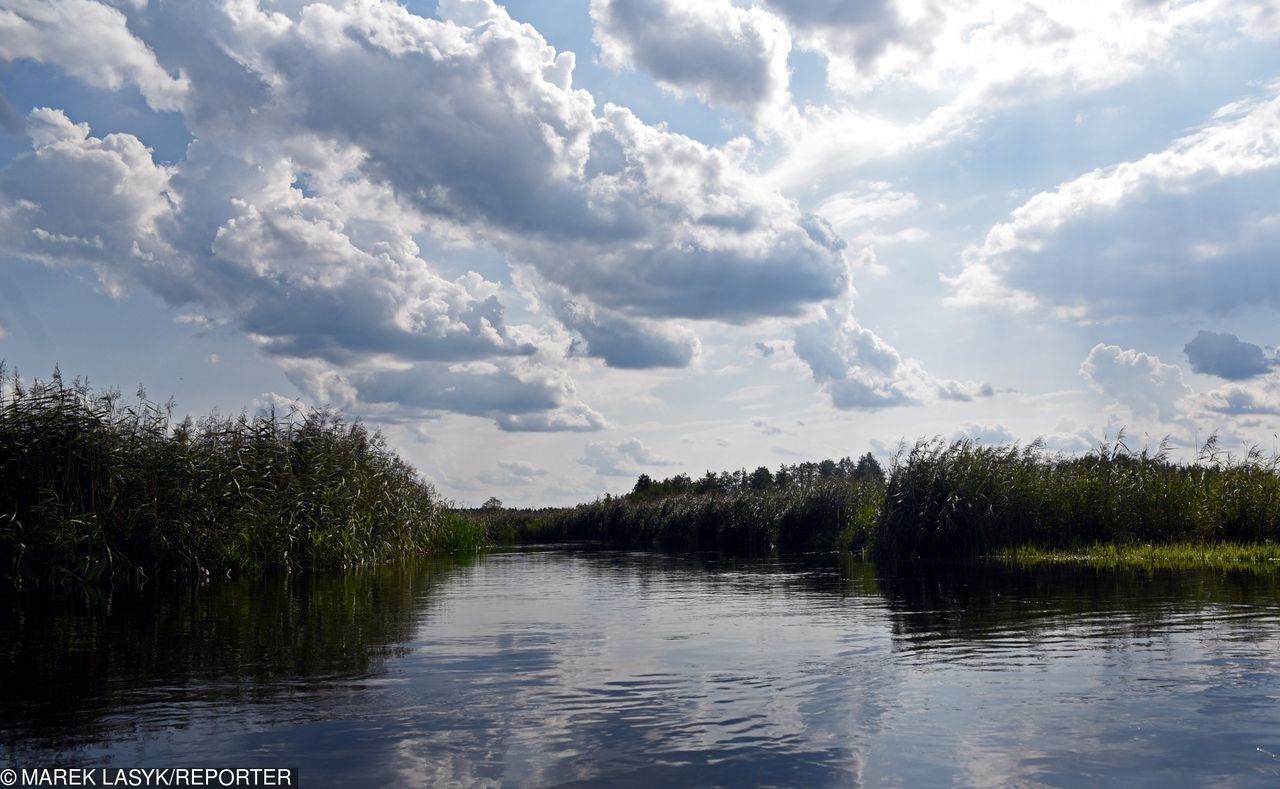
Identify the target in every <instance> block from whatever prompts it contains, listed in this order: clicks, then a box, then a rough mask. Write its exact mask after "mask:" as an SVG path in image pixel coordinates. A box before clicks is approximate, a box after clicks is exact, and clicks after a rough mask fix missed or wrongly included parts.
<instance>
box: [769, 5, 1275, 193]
mask: <svg viewBox="0 0 1280 789" xmlns="http://www.w3.org/2000/svg"><path fill="white" fill-rule="evenodd" d="M769 8H770V9H771V10H773V11H774V12H775V13H777V14H779V15H780V16H782V17H783V18H784V19H785V20H787V23H788V26H789V27H790V29H791V33H792V38H793V40H794V41H795V43H796V46H797V47H798V48H800V49H807V50H810V51H814V52H817V53H818V54H820V55H822V56H823V57H825V58H826V61H827V82H828V84H829V85H830V86H831V87H832V88H834V89H835V90H837V91H842V92H845V93H849V94H865V93H873V94H874V93H875V92H876V91H878V90H881V89H884V90H895V91H897V90H900V89H901V87H902V86H903V85H904V84H905V85H908V86H910V87H911V88H913V89H914V90H915V91H916V92H917V93H918V98H919V105H918V106H920V107H921V110H920V112H919V113H918V114H916V115H914V116H910V117H906V118H903V117H901V116H898V115H891V114H887V113H883V112H877V111H876V110H875V109H874V106H875V105H874V104H873V103H869V102H862V101H857V102H851V103H845V104H841V103H833V104H830V105H826V106H821V107H812V108H808V109H807V111H806V112H805V113H804V114H803V116H802V117H801V118H799V119H798V120H797V122H796V123H795V124H794V128H792V129H791V131H790V135H791V137H792V139H793V143H792V145H791V146H790V149H789V151H788V152H787V154H786V155H785V156H784V157H782V159H781V160H780V161H779V162H778V163H777V164H776V165H775V167H774V170H773V173H772V177H773V179H774V181H775V182H776V183H780V184H785V185H787V186H791V187H801V186H804V187H812V186H813V185H814V184H817V183H824V184H828V185H829V188H835V189H839V188H843V187H842V186H841V184H844V183H847V182H848V181H849V180H850V179H851V178H853V177H856V176H857V174H858V172H859V171H860V169H861V168H862V166H863V165H864V164H866V163H867V162H868V161H871V160H875V159H877V158H882V157H890V156H896V155H899V154H901V153H903V152H905V151H910V150H918V149H927V148H932V147H936V146H941V145H945V144H947V143H949V142H951V141H953V140H957V139H963V138H965V137H966V136H968V135H969V134H971V133H972V132H973V131H974V130H975V129H977V128H978V127H980V126H981V125H982V124H983V123H984V122H985V120H986V119H988V118H990V117H992V115H993V114H994V113H996V112H999V111H1001V110H1003V109H1006V108H1011V107H1016V106H1018V105H1021V104H1023V103H1026V102H1031V101H1043V100H1045V99H1047V98H1053V97H1055V96H1058V95H1062V94H1074V95H1080V94H1084V93H1088V92H1094V91H1101V90H1105V89H1108V88H1112V87H1114V86H1116V85H1120V84H1122V83H1125V82H1127V81H1130V80H1133V79H1135V78H1136V77H1139V76H1141V75H1143V74H1145V73H1147V72H1149V71H1150V70H1151V68H1152V67H1153V66H1157V65H1162V64H1168V63H1170V62H1173V61H1175V60H1176V58H1177V57H1178V55H1179V53H1180V52H1181V51H1182V50H1183V49H1184V48H1185V47H1189V46H1199V45H1202V44H1203V43H1204V41H1205V40H1222V39H1221V38H1220V37H1228V36H1231V35H1233V34H1234V31H1239V33H1242V34H1244V35H1246V36H1250V37H1252V38H1256V39H1260V40H1268V39H1274V38H1275V37H1277V36H1280V25H1277V24H1276V23H1275V19H1277V18H1280V14H1277V9H1280V3H1277V2H1276V0H1263V1H1262V2H1259V0H1188V2H1180V3H1155V2H1145V1H1144V0H1132V1H1131V2H1110V1H1109V0H1084V1H1082V2H1074V3H1050V2H1021V1H1015V0H938V1H937V2H929V3H917V2H903V1H901V0H874V1H873V2H859V3H842V2H835V1H833V2H826V0H822V1H820V2H811V1H810V0H771V1H770V2H769ZM1226 31H1233V32H1226Z"/></svg>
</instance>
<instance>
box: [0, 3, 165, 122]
mask: <svg viewBox="0 0 1280 789" xmlns="http://www.w3.org/2000/svg"><path fill="white" fill-rule="evenodd" d="M24 58H25V59H30V60H35V61H39V62H41V63H56V64H58V65H59V66H61V67H62V68H64V69H66V70H67V72H68V73H70V74H72V75H73V76H75V77H77V78H79V79H81V80H84V81H85V82H87V83H88V84H90V85H94V86H96V87H100V88H107V89H109V90H118V89H120V88H121V87H123V86H124V85H126V84H131V85H136V86H137V88H138V90H139V91H140V92H141V93H142V95H143V97H144V98H145V99H146V100H147V103H148V104H149V105H151V107H152V108H154V109H157V110H176V109H180V108H181V107H182V102H183V98H184V96H185V95H186V93H187V89H188V87H189V85H188V82H187V80H186V78H185V76H183V75H182V73H181V71H179V73H178V74H177V75H173V74H170V73H169V72H168V71H166V70H165V69H164V68H163V67H161V65H160V64H159V62H157V60H156V56H155V53H153V52H152V51H151V49H150V48H148V46H147V45H146V44H145V43H143V42H142V41H141V40H140V39H138V38H137V37H136V36H134V35H133V33H131V32H130V31H129V26H128V21H127V19H126V17H125V15H124V14H123V13H121V12H120V11H119V10H117V9H115V8H112V7H111V6H108V5H104V4H102V3H98V2H94V0H6V2H5V7H4V8H0V59H3V60H5V61H10V62H11V61H15V60H20V59H24Z"/></svg>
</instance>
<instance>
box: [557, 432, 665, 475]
mask: <svg viewBox="0 0 1280 789" xmlns="http://www.w3.org/2000/svg"><path fill="white" fill-rule="evenodd" d="M578 462H579V463H581V464H582V465H584V466H587V467H589V468H592V469H594V470H595V472H596V473H597V474H602V475H604V476H607V477H628V476H631V475H633V474H635V473H637V472H639V471H640V470H641V469H643V468H645V467H649V466H673V465H675V461H673V460H670V459H668V458H664V457H661V456H659V455H655V454H653V453H652V452H650V451H649V449H648V447H646V446H645V445H644V443H643V442H642V441H640V439H638V438H628V439H626V440H625V441H588V442H587V443H586V445H585V446H584V447H583V450H582V457H581V458H580V459H579V460H578Z"/></svg>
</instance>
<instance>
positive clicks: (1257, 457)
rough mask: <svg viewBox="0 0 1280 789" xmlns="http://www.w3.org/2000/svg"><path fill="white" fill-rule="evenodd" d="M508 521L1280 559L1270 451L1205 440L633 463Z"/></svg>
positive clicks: (676, 537)
mask: <svg viewBox="0 0 1280 789" xmlns="http://www.w3.org/2000/svg"><path fill="white" fill-rule="evenodd" d="M859 467H862V470H861V471H859V470H858V468H859ZM489 517H491V518H497V517H498V516H497V515H494V514H491V515H490V516H489ZM513 533H515V534H516V535H518V536H519V537H520V538H522V539H523V538H525V537H528V538H531V539H536V540H541V541H555V540H591V541H599V542H604V543H607V544H611V545H615V546H619V547H629V548H657V549H666V550H718V551H725V552H737V553H760V552H766V551H772V550H778V551H782V552H788V551H792V552H794V551H806V550H830V551H841V550H853V551H858V550H863V551H866V552H868V553H870V554H871V555H872V556H873V557H874V558H875V560H876V561H877V562H879V563H881V564H886V565H891V564H895V563H898V562H904V561H917V560H924V561H957V560H959V561H964V560H972V559H982V558H984V557H992V556H996V557H1004V558H1008V559H1009V560H1010V561H1015V560H1016V561H1024V562H1031V561H1037V562H1055V561H1071V560H1072V558H1071V557H1081V556H1089V557H1096V558H1097V561H1099V562H1102V563H1112V564H1119V563H1124V564H1134V565H1137V564H1145V565H1151V564H1161V563H1163V564H1169V565H1188V566H1189V565H1191V564H1204V563H1218V564H1222V563H1241V562H1254V563H1255V564H1256V563H1260V562H1263V561H1270V559H1271V558H1273V557H1275V556H1280V549H1276V548H1275V547H1274V546H1276V545H1277V544H1280V473H1278V472H1277V464H1276V459H1274V458H1272V459H1270V460H1264V459H1263V458H1262V456H1261V454H1260V453H1258V452H1250V453H1248V454H1247V455H1246V456H1244V457H1243V458H1240V459H1232V458H1230V457H1228V456H1226V455H1225V454H1223V453H1219V452H1217V451H1216V448H1215V446H1214V442H1213V440H1211V441H1210V442H1209V443H1208V444H1206V447H1205V449H1204V451H1203V452H1202V453H1201V456H1200V458H1199V459H1197V461H1196V462H1195V463H1191V464H1180V463H1176V462H1172V461H1171V460H1169V458H1168V456H1167V453H1166V452H1165V451H1164V450H1163V449H1161V450H1160V451H1157V452H1155V453H1150V452H1147V451H1142V452H1131V451H1129V450H1128V448H1127V447H1125V446H1124V444H1123V441H1122V439H1117V441H1116V442H1115V443H1114V444H1111V445H1106V446H1102V447H1099V448H1098V449H1097V450H1095V451H1093V452H1090V453H1087V454H1085V455H1083V456H1074V457H1066V456H1058V455H1050V454H1048V453H1047V452H1045V451H1044V450H1043V448H1042V447H1041V446H1039V445H1038V444H1032V445H1030V446H1026V447H1017V446H995V447H988V446H983V445H980V444H977V443H975V442H972V441H957V442H951V443H946V442H943V441H941V440H936V439H935V440H933V441H921V442H918V443H917V444H915V445H914V446H913V447H911V448H909V449H904V450H903V451H902V452H900V453H899V455H898V456H897V457H896V458H895V459H894V460H893V463H892V465H891V467H890V468H889V470H888V473H887V474H886V473H883V472H881V471H880V469H879V467H878V465H875V466H874V467H873V466H871V465H870V461H859V464H857V465H855V464H853V463H852V462H851V461H849V459H847V458H846V459H845V460H843V461H840V462H838V463H837V462H833V461H823V463H821V464H800V465H799V466H791V467H787V466H784V467H783V468H782V469H779V471H778V473H776V474H774V473H772V472H770V471H769V470H767V469H764V468H760V469H757V470H756V471H755V472H752V473H747V472H746V470H743V471H741V472H735V473H733V474H728V473H722V474H719V475H717V474H714V473H711V472H708V473H707V476H705V477H703V478H702V479H701V480H698V481H691V480H689V478H688V477H685V476H683V475H679V476H677V477H673V478H671V479H667V480H661V481H655V480H651V479H649V478H648V477H647V476H644V475H642V476H641V478H640V479H639V480H638V481H637V483H636V488H635V489H634V490H633V491H632V492H631V493H629V494H627V495H624V496H617V497H614V496H606V497H604V498H603V499H600V500H597V501H595V502H591V503H587V504H580V505H578V506H577V507H574V508H571V509H565V510H559V511H554V510H548V511H544V512H543V513H542V514H540V515H539V516H538V517H532V516H527V517H526V519H525V521H524V522H523V525H522V526H521V527H520V528H518V529H515V530H514V532H513ZM1082 545H1083V546H1092V547H1090V548H1085V549H1082V548H1080V547H1079V546H1082ZM1015 557H1016V558H1015Z"/></svg>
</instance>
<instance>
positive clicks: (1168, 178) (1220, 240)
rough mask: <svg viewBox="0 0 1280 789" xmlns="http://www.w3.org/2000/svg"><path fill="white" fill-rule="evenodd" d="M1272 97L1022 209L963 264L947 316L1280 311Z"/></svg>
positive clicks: (1223, 113) (1279, 181)
mask: <svg viewBox="0 0 1280 789" xmlns="http://www.w3.org/2000/svg"><path fill="white" fill-rule="evenodd" d="M1278 90H1280V86H1275V85H1273V86H1272V87H1271V89H1270V91H1271V92H1270V93H1269V95H1268V96H1267V97H1266V98H1262V99H1257V100H1248V101H1241V102H1236V103H1234V104H1231V105H1228V106H1226V107H1223V108H1222V109H1221V110H1219V111H1218V112H1217V113H1216V114H1215V115H1214V117H1213V118H1212V119H1211V120H1210V121H1209V123H1208V124H1206V125H1205V126H1204V127H1203V128H1201V129H1199V130H1197V131H1195V132H1193V133H1192V134H1189V135H1187V136H1185V137H1183V138H1181V139H1179V140H1177V141H1175V142H1174V143H1173V144H1171V145H1170V146H1169V147H1168V148H1166V149H1165V150H1163V151H1160V152H1159V153H1154V154H1151V155H1148V156H1146V157H1144V158H1142V159H1139V160H1136V161H1131V162H1125V163H1123V164H1119V165H1116V166H1113V167H1106V168H1101V169H1098V170H1094V171H1092V172H1090V173H1087V174H1085V175H1083V176H1080V177H1079V178H1076V179H1074V180H1072V181H1069V182H1067V183H1065V184H1063V185H1061V186H1059V187H1058V188H1057V189H1055V190H1053V191H1051V192H1042V193H1040V194H1038V195H1036V196H1035V197H1033V198H1031V199H1030V200H1029V201H1027V202H1026V203H1025V204H1023V205H1022V206H1021V207H1019V208H1018V209H1016V210H1015V211H1014V212H1013V213H1012V214H1011V215H1010V217H1009V219H1008V220H1007V221H1005V222H1002V223H1000V224H998V225H996V226H995V227H993V228H991V230H990V231H989V232H988V233H987V236H986V239H985V240H984V241H983V243H982V244H981V245H980V246H975V247H972V248H970V249H969V250H967V251H966V252H965V255H964V269H963V271H962V272H961V273H960V274H958V275H957V276H956V277H954V278H949V279H948V281H949V282H950V284H951V285H952V286H953V287H954V289H955V290H954V293H953V294H952V296H951V297H950V301H951V303H957V304H992V303H995V304H1003V305H1005V306H1007V307H1010V308H1013V309H1031V308H1035V307H1042V308H1051V309H1054V310H1056V311H1057V312H1058V313H1060V314H1063V315H1067V316H1072V317H1076V318H1080V319H1087V320H1096V319H1107V318H1118V317H1129V316H1134V315H1165V314H1183V313H1187V312H1191V313H1193V314H1197V313H1198V314H1209V313H1214V314H1217V313H1224V312H1228V311H1231V310H1234V309H1238V308H1241V307H1245V306H1248V305H1277V304H1280V278H1277V277H1276V276H1275V259H1274V250H1275V248H1276V247H1277V245H1278V244H1280V210H1278V209H1277V206H1276V204H1275V201H1274V200H1273V199H1271V196H1272V195H1274V194H1275V193H1276V192H1277V190H1280V95H1277V91H1278ZM1187 217H1195V221H1187Z"/></svg>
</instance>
